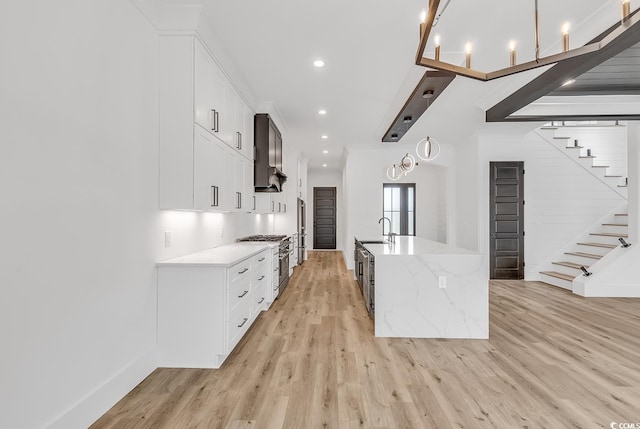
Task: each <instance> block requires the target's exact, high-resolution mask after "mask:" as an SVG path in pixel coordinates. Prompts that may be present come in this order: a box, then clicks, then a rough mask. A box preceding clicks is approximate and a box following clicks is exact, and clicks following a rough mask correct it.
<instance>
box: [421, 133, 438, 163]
mask: <svg viewBox="0 0 640 429" xmlns="http://www.w3.org/2000/svg"><path fill="white" fill-rule="evenodd" d="M416 154H417V155H418V158H420V159H421V160H423V161H433V160H434V159H436V158H437V157H438V155H440V143H438V141H437V140H436V139H434V138H432V137H427V138H424V139H422V140H420V141H419V142H418V145H417V146H416Z"/></svg>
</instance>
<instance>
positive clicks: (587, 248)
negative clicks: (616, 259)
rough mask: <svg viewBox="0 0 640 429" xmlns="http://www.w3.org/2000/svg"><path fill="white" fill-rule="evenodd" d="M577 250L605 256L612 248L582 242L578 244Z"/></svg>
mask: <svg viewBox="0 0 640 429" xmlns="http://www.w3.org/2000/svg"><path fill="white" fill-rule="evenodd" d="M576 251H578V252H582V253H592V254H594V255H600V256H604V255H606V254H607V253H609V252H610V251H611V249H607V248H604V247H595V246H583V245H582V244H578V245H576Z"/></svg>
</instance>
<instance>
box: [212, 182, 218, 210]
mask: <svg viewBox="0 0 640 429" xmlns="http://www.w3.org/2000/svg"><path fill="white" fill-rule="evenodd" d="M218 195H219V192H218V187H217V186H212V187H211V207H218V205H219V201H218V199H219V198H218Z"/></svg>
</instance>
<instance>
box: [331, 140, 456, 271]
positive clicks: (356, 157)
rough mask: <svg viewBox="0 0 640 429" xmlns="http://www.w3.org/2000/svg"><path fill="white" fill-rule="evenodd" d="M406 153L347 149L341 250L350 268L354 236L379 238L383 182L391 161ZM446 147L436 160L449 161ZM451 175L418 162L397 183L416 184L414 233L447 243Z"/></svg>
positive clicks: (437, 167) (433, 165)
mask: <svg viewBox="0 0 640 429" xmlns="http://www.w3.org/2000/svg"><path fill="white" fill-rule="evenodd" d="M405 153H406V152H403V151H402V150H401V149H398V150H386V149H385V150H356V149H352V150H350V152H349V155H348V158H347V163H346V173H345V180H344V182H345V188H346V194H347V195H348V197H349V198H348V200H347V207H346V211H347V216H348V218H347V222H348V223H347V226H346V234H344V243H343V246H344V247H343V249H344V252H345V259H346V261H347V266H348V267H349V268H350V269H352V268H353V256H352V255H353V239H354V237H358V238H360V239H365V238H370V237H379V236H381V235H382V225H380V224H379V223H378V220H379V219H380V218H381V217H382V185H383V183H389V182H391V181H390V180H389V179H388V178H387V176H386V169H387V167H388V166H389V165H390V164H393V163H394V162H396V163H397V162H399V161H400V159H401V158H402V156H403V155H404V154H405ZM450 153H451V151H450V150H449V148H443V152H442V153H441V155H440V157H441V158H442V159H440V158H438V160H439V162H442V163H449V162H450ZM449 178H450V175H449V172H448V168H447V167H444V166H442V165H437V164H434V163H429V162H420V165H419V166H417V167H416V168H415V170H414V171H413V172H411V173H410V174H409V175H408V176H407V177H405V178H403V179H402V180H400V181H399V182H398V183H415V184H416V235H417V236H419V237H423V238H427V239H430V240H435V241H440V242H443V243H445V242H447V238H448V237H447V231H448V214H449V212H448V204H449V201H450V198H449V192H450V190H449V186H448V180H449Z"/></svg>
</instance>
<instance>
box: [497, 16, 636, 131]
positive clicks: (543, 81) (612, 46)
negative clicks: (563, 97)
mask: <svg viewBox="0 0 640 429" xmlns="http://www.w3.org/2000/svg"><path fill="white" fill-rule="evenodd" d="M637 12H638V11H637V10H636V11H635V12H634V13H633V14H632V16H631V17H630V18H632V17H634V15H636V14H637ZM638 16H640V15H638ZM638 16H636V17H634V18H635V19H629V20H627V21H626V22H625V23H624V24H623V25H622V26H621V25H620V24H615V25H613V26H612V27H611V28H609V29H608V30H606V31H605V32H603V33H602V34H600V35H599V36H597V37H596V38H595V39H593V40H592V41H590V42H589V43H588V44H587V45H591V44H594V43H601V44H602V45H603V46H602V48H601V49H599V50H596V51H594V52H591V53H588V54H585V55H582V56H580V57H575V58H570V59H568V60H565V61H562V62H559V63H557V64H556V65H555V66H553V67H552V68H550V69H549V70H547V71H546V72H544V73H543V74H541V75H540V76H538V77H537V78H535V79H534V80H532V81H531V82H529V83H528V84H527V85H525V86H523V87H522V88H520V89H519V90H517V91H515V92H514V93H513V94H511V95H510V96H508V97H507V98H505V99H504V100H502V101H501V102H499V103H498V104H496V105H495V106H493V107H492V108H490V109H489V110H487V112H486V121H487V122H514V121H534V120H549V119H554V120H556V119H555V118H556V117H542V119H540V118H541V117H540V116H535V117H534V118H536V119H527V118H532V117H529V116H511V114H512V113H514V112H517V111H518V110H520V109H522V108H523V107H525V106H528V105H529V104H531V103H532V102H534V101H536V100H538V99H539V98H541V97H543V96H545V95H547V94H549V93H551V92H553V91H555V90H557V89H558V88H562V85H563V84H564V83H565V82H567V81H569V80H571V79H575V78H577V77H578V76H580V75H582V74H584V73H586V72H588V71H589V70H591V69H593V68H594V67H596V66H598V65H600V64H602V63H604V62H605V61H607V60H609V59H610V58H612V57H614V56H616V55H617V54H619V53H620V52H623V51H624V50H626V49H628V48H630V47H632V46H634V45H636V44H637V43H639V42H640V19H637V17H638ZM625 26H626V30H625V31H623V32H620V29H621V28H623V27H625ZM618 33H619V34H618ZM615 34H617V37H615V38H614V37H613V35H615ZM605 41H606V43H604V42H605ZM566 91H567V92H569V91H570V89H567V90H566ZM564 92H565V91H564V90H563V93H564ZM567 95H569V94H567ZM630 116H636V115H621V117H618V116H616V117H615V118H611V117H610V116H609V115H597V116H596V117H593V116H591V115H590V116H589V117H588V118H587V117H586V116H582V115H578V116H576V117H572V118H571V119H565V120H588V119H589V120H595V119H616V120H631V119H635V118H632V117H630ZM557 120H562V119H560V118H558V119H557Z"/></svg>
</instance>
